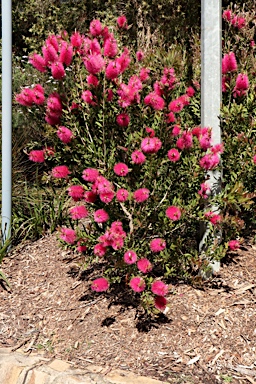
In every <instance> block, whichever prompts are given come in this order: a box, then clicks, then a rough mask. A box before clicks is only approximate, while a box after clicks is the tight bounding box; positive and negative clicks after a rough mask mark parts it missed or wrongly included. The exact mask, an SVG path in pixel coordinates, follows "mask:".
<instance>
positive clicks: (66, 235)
mask: <svg viewBox="0 0 256 384" xmlns="http://www.w3.org/2000/svg"><path fill="white" fill-rule="evenodd" d="M60 238H61V240H63V241H65V242H66V243H68V244H71V245H72V244H74V243H75V241H76V232H75V231H74V229H71V228H65V227H63V228H61V233H60Z"/></svg>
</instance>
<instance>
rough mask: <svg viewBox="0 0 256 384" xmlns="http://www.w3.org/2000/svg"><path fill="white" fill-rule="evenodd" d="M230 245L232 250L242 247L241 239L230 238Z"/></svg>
mask: <svg viewBox="0 0 256 384" xmlns="http://www.w3.org/2000/svg"><path fill="white" fill-rule="evenodd" d="M228 247H229V249H230V250H231V251H236V250H237V249H239V248H240V241H239V240H230V241H229V242H228Z"/></svg>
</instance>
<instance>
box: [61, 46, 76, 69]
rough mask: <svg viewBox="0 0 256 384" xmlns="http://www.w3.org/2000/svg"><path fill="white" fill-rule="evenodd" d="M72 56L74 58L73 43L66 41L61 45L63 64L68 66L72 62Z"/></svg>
mask: <svg viewBox="0 0 256 384" xmlns="http://www.w3.org/2000/svg"><path fill="white" fill-rule="evenodd" d="M72 58H73V47H72V45H69V44H68V43H67V42H66V41H65V42H63V43H62V45H61V50H60V57H59V60H60V62H61V63H62V64H65V65H66V66H67V67H68V66H69V65H70V64H71V62H72Z"/></svg>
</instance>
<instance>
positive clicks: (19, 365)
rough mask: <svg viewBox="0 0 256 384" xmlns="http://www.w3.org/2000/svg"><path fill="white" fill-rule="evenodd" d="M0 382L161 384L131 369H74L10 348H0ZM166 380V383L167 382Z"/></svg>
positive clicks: (89, 367) (161, 383)
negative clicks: (131, 371) (130, 370)
mask: <svg viewBox="0 0 256 384" xmlns="http://www.w3.org/2000/svg"><path fill="white" fill-rule="evenodd" d="M0 384H164V382H162V381H158V380H154V379H150V378H148V377H143V376H137V375H135V374H133V373H130V372H127V371H122V370H113V371H110V372H108V371H106V368H102V367H99V366H96V365H88V367H86V368H85V369H82V370H80V369H74V368H72V365H71V364H70V363H67V362H66V361H62V360H57V359H54V360H50V359H46V358H44V357H43V355H40V354H33V353H31V354H30V355H28V354H25V353H24V352H22V351H19V350H18V351H16V352H12V350H11V348H0ZM166 384H167V383H166Z"/></svg>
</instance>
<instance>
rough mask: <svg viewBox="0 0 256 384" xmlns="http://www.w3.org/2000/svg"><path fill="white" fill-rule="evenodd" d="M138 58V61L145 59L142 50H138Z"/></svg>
mask: <svg viewBox="0 0 256 384" xmlns="http://www.w3.org/2000/svg"><path fill="white" fill-rule="evenodd" d="M136 58H137V60H138V61H142V60H143V59H144V53H143V52H142V51H137V52H136Z"/></svg>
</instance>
